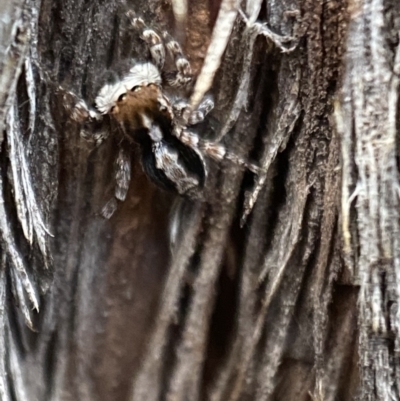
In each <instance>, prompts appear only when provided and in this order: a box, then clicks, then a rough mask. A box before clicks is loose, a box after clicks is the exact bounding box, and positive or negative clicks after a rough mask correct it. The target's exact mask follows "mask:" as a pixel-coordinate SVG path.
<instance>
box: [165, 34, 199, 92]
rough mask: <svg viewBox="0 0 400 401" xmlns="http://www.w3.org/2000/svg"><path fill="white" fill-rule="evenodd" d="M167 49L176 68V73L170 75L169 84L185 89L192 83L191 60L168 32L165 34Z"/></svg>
mask: <svg viewBox="0 0 400 401" xmlns="http://www.w3.org/2000/svg"><path fill="white" fill-rule="evenodd" d="M163 37H164V40H165V43H166V45H165V46H166V48H167V49H168V52H169V54H170V55H171V57H172V58H173V60H174V62H175V66H176V69H177V71H176V73H173V74H169V76H168V77H167V82H168V84H169V85H170V86H172V87H178V88H179V87H183V86H186V85H187V84H189V83H190V82H191V81H192V67H191V66H190V62H189V60H188V59H187V58H186V56H185V55H184V54H183V51H182V48H181V46H180V45H179V43H178V42H177V41H176V40H174V39H173V38H172V37H171V36H170V35H169V34H168V33H167V32H164V34H163Z"/></svg>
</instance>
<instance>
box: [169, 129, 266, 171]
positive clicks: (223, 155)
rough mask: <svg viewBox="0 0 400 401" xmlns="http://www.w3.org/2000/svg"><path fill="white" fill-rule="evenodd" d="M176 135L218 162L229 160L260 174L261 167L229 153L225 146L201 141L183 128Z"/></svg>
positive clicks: (183, 141)
mask: <svg viewBox="0 0 400 401" xmlns="http://www.w3.org/2000/svg"><path fill="white" fill-rule="evenodd" d="M174 135H175V136H176V137H177V138H178V139H179V140H180V141H181V142H182V143H184V144H185V145H187V146H190V147H191V148H193V149H198V150H199V151H200V152H202V153H203V154H205V155H207V156H209V157H211V158H212V159H214V160H216V161H221V160H229V161H230V162H232V163H234V164H236V165H238V166H241V167H245V168H247V169H248V170H250V171H251V172H253V173H254V174H259V173H260V167H258V166H256V165H255V164H253V163H250V162H248V161H247V160H245V159H243V158H242V157H240V156H238V155H235V154H234V153H231V152H228V151H227V150H226V149H225V147H224V146H223V145H220V144H218V143H215V142H211V141H206V140H204V139H201V138H200V137H199V136H198V135H196V134H193V133H192V132H189V131H187V130H185V129H183V128H180V129H175V130H174Z"/></svg>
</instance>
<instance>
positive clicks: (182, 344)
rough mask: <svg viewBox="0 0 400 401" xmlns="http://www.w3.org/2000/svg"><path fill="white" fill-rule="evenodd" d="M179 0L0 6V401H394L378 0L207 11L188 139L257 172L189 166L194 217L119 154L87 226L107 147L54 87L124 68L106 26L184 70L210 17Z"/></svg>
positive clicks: (399, 189) (396, 261) (89, 81)
mask: <svg viewBox="0 0 400 401" xmlns="http://www.w3.org/2000/svg"><path fill="white" fill-rule="evenodd" d="M185 4H186V2H185V1H183V0H181V1H178V0H174V1H172V4H171V3H170V2H168V1H161V0H151V1H145V0H136V1H123V0H109V1H101V0H89V1H82V0H57V1H56V0H25V1H24V0H3V1H1V2H0V16H1V19H0V54H1V57H0V124H1V130H0V133H1V135H2V138H1V153H0V155H1V163H0V234H1V236H0V238H1V269H0V326H1V329H0V399H1V400H2V401H3V400H4V401H77V400H81V401H89V400H95V401H111V400H118V401H158V400H165V401H199V400H210V401H244V400H254V401H267V400H282V401H283V400H284V401H302V400H304V401H305V400H315V401H333V400H341V401H346V400H353V399H354V398H359V399H360V400H385V401H386V400H387V401H389V400H399V399H400V394H399V386H400V374H399V349H400V344H399V340H400V332H399V328H400V318H399V311H398V299H399V296H400V244H399V239H398V237H399V235H400V232H399V231H400V230H399V224H400V221H399V196H400V186H399V177H398V165H397V163H398V159H397V157H398V151H397V145H398V143H399V141H398V138H399V129H400V128H399V121H400V120H399V102H398V95H399V82H400V81H399V79H400V44H399V42H400V37H399V32H400V5H399V3H398V0H387V1H384V0H350V1H349V2H346V1H345V0H332V1H322V0H321V1H317V0H298V1H297V2H296V1H294V0H285V1H279V2H276V1H274V0H267V1H266V2H262V1H257V0H253V1H251V0H248V1H247V3H246V2H243V3H242V4H241V7H242V10H243V12H244V13H245V14H246V15H247V17H248V21H247V22H248V25H246V24H245V22H244V19H243V17H241V16H240V15H239V14H238V15H237V17H236V20H235V19H234V18H232V17H234V15H235V14H234V13H237V10H236V8H235V7H236V6H235V5H236V4H237V3H236V1H233V0H232V1H228V0H226V1H224V2H223V7H227V8H226V9H227V10H229V12H230V13H231V14H230V16H229V18H227V19H226V21H229V20H231V21H234V20H235V23H234V25H233V29H232V33H231V34H230V38H229V40H228V43H227V46H226V49H225V52H224V55H223V58H222V62H221V64H220V66H219V68H218V70H217V71H214V72H216V75H215V77H214V80H213V84H212V86H211V92H212V93H213V95H214V99H215V104H216V107H215V110H214V111H213V112H212V113H211V116H210V118H209V119H208V125H206V129H205V130H204V131H205V132H203V133H202V135H208V138H209V139H212V138H216V137H221V136H224V138H223V140H222V142H223V143H224V144H225V146H226V147H227V148H228V149H229V151H231V152H233V153H235V154H237V155H239V156H241V157H243V158H244V159H248V160H252V161H254V162H256V163H258V164H259V165H260V166H262V173H261V174H260V175H259V176H254V174H252V173H250V172H246V171H243V170H242V169H240V168H238V167H237V166H235V165H234V164H232V163H230V162H229V161H223V162H221V163H215V162H212V161H207V163H208V166H209V170H210V172H209V177H208V182H207V187H206V189H205V199H206V200H205V201H204V202H200V201H198V202H189V201H188V200H180V201H179V200H178V199H177V197H176V196H175V195H174V194H166V193H165V192H162V191H161V190H160V189H158V188H156V187H154V185H153V184H152V183H151V182H150V181H149V179H148V178H147V177H146V176H145V175H144V173H143V171H142V169H141V166H140V161H139V160H140V158H139V152H138V149H137V148H136V147H135V146H132V152H131V153H132V163H133V174H132V182H131V185H130V190H129V193H128V197H127V199H126V201H125V202H123V203H120V204H119V207H118V210H117V211H116V213H115V214H114V216H113V217H112V218H111V219H110V220H105V219H104V218H103V217H101V216H100V214H99V212H100V210H101V209H102V207H103V206H104V205H105V203H106V202H107V201H108V200H109V198H110V196H111V194H112V191H113V185H114V173H113V170H114V167H113V163H114V160H115V156H116V153H117V145H118V144H117V143H116V141H115V138H113V137H112V136H111V137H110V138H108V139H107V140H106V141H105V142H104V143H103V144H102V145H100V146H98V147H96V146H95V145H94V143H92V142H90V141H86V140H85V139H83V138H82V133H83V131H84V130H85V129H87V127H81V126H79V125H78V124H77V123H75V122H74V121H72V119H71V105H72V104H71V103H73V99H71V96H69V95H67V94H66V92H65V91H66V90H68V91H72V92H73V93H75V94H77V95H78V96H80V97H83V98H85V99H87V100H88V101H92V100H93V97H94V96H95V95H96V93H97V90H98V77H99V76H100V75H101V74H102V73H103V71H104V70H106V69H108V68H112V66H113V65H114V64H115V63H118V62H119V61H120V60H123V59H124V58H127V57H128V56H130V55H132V54H133V55H134V56H135V57H139V58H140V57H144V55H145V54H146V48H145V46H144V44H143V42H142V41H141V40H140V39H139V38H138V35H137V34H136V35H135V34H134V33H132V32H131V31H129V30H127V25H128V20H127V18H126V17H125V12H126V10H127V9H132V10H133V11H135V12H136V13H137V14H138V15H140V16H142V17H143V18H144V19H145V20H146V22H147V23H148V24H149V25H157V26H159V27H162V29H168V30H169V31H170V32H172V33H174V31H175V34H176V36H177V37H179V38H180V39H181V40H182V38H185V36H186V42H185V46H184V48H185V52H186V54H187V55H188V57H189V59H190V60H191V63H192V65H193V67H194V69H195V70H196V71H197V72H199V71H200V69H201V66H202V61H203V59H204V57H205V55H206V52H207V46H208V43H209V42H210V40H211V41H212V31H213V27H214V26H215V21H216V20H218V11H219V8H220V2H219V1H209V0H198V1H197V0H196V1H189V2H188V3H187V5H188V8H187V13H188V18H187V19H186V20H185ZM172 5H173V6H174V7H172ZM233 6H234V7H233ZM232 7H233V8H232ZM174 13H175V17H176V18H177V19H178V20H177V22H174V17H173V16H174ZM232 13H233V14H232ZM255 21H261V22H267V23H268V27H269V28H270V29H271V31H272V32H274V33H276V34H279V35H281V36H283V37H284V40H283V42H282V43H281V45H282V46H280V44H279V43H278V41H279V40H280V39H282V38H279V37H278V36H277V35H274V34H273V33H272V32H271V31H267V30H265V29H264V27H262V26H261V25H254V23H255ZM185 26H186V29H185ZM228 28H229V29H230V26H229V27H228ZM228 28H227V29H225V30H223V29H222V30H221V32H224V34H226V33H227V32H229V29H228ZM221 34H222V33H221ZM274 42H275V43H274ZM221 43H223V42H221ZM217 45H218V44H217ZM217 45H216V43H215V42H214V43H213V44H212V46H214V47H215V48H217V49H218V46H217ZM286 45H287V46H286ZM288 49H290V51H285V50H288ZM132 50H133V52H132ZM218 51H220V49H219V50H218ZM218 64H219V63H218V60H212V59H209V62H208V67H207V68H208V69H209V70H210V71H211V75H207V77H208V78H207V79H205V80H204V86H203V87H202V88H203V89H204V88H206V87H207V85H208V82H209V77H210V76H211V77H212V74H213V71H212V70H213V69H215V67H213V66H218ZM210 71H206V72H207V74H209V73H210ZM207 80H208V81H207ZM210 82H211V81H210ZM200 86H201V85H199V88H198V90H199V91H200V92H198V93H201V91H202V90H203V89H202V88H201V87H200ZM204 90H205V89H204ZM196 101H198V99H196V98H195V97H194V98H193V104H195V103H196ZM86 134H88V133H87V132H86ZM89 134H90V133H89ZM86 136H87V135H86ZM253 205H254V207H253ZM251 209H252V211H251V213H250V214H249V216H248V217H247V221H246V222H245V224H244V226H243V228H241V225H240V223H241V218H242V215H243V213H244V212H246V211H247V212H250V210H251ZM245 214H246V213H245ZM172 216H174V218H175V219H176V221H177V222H178V224H177V226H176V227H177V233H176V237H175V238H174V241H173V242H174V243H173V244H171V238H170V237H169V230H168V226H169V222H170V220H171V218H172Z"/></svg>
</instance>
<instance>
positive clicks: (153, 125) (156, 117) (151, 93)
mask: <svg viewBox="0 0 400 401" xmlns="http://www.w3.org/2000/svg"><path fill="white" fill-rule="evenodd" d="M95 104H96V108H97V109H98V110H99V111H100V112H101V113H102V114H109V115H111V116H112V117H113V118H114V119H115V120H116V121H117V122H118V123H119V124H120V125H121V126H123V128H124V130H125V132H126V133H128V134H131V133H133V132H134V131H136V130H140V129H147V130H148V131H149V135H150V137H151V138H152V139H153V140H154V141H157V140H160V139H161V138H162V137H163V131H164V130H168V131H170V130H171V123H172V118H173V113H172V107H171V105H170V102H169V100H168V98H167V97H165V96H164V95H163V92H162V88H161V76H160V73H159V70H158V68H157V67H156V66H155V65H154V64H152V63H138V64H135V65H134V66H133V67H132V68H131V69H130V70H129V73H128V74H126V76H125V77H123V78H122V79H121V80H119V81H118V82H116V83H114V84H107V85H104V86H103V87H102V89H101V90H100V92H99V94H98V96H97V97H96V100H95ZM153 135H154V138H153Z"/></svg>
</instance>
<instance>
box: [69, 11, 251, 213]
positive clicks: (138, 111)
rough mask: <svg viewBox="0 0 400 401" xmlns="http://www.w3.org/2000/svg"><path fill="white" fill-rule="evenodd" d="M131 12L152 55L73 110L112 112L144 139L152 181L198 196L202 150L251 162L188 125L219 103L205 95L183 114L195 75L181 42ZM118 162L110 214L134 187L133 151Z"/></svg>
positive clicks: (79, 115)
mask: <svg viewBox="0 0 400 401" xmlns="http://www.w3.org/2000/svg"><path fill="white" fill-rule="evenodd" d="M128 17H129V18H130V20H131V23H132V25H133V26H134V27H135V28H137V29H139V30H140V31H141V34H140V36H141V38H142V39H143V40H144V41H145V42H146V44H147V45H148V47H149V53H150V61H147V62H137V61H132V64H131V66H130V68H129V70H127V71H126V73H125V74H123V75H122V76H119V77H118V79H116V80H115V81H114V82H111V83H110V82H109V83H107V84H106V85H104V86H103V87H102V88H101V89H100V91H99V93H98V95H97V97H96V99H95V110H94V109H89V108H88V106H87V104H86V102H84V101H83V100H82V101H80V102H78V103H77V104H76V106H75V110H74V113H73V116H74V118H75V120H80V121H82V120H89V121H96V122H99V121H101V120H102V118H103V116H104V115H109V116H110V118H112V119H113V120H114V121H115V122H116V123H117V125H118V127H119V128H120V131H121V132H122V134H123V136H124V137H125V138H127V139H129V140H134V141H135V142H137V143H138V144H139V145H140V147H141V151H142V165H143V168H144V170H145V172H146V173H147V175H148V176H149V177H150V178H151V179H152V180H153V182H155V183H156V184H157V185H158V186H161V187H163V188H165V189H169V190H175V191H177V192H178V193H179V194H180V195H186V196H190V197H198V196H199V195H200V194H201V190H202V188H203V186H204V182H205V179H206V176H207V170H206V164H205V162H204V159H203V155H207V156H210V157H212V158H214V159H216V160H221V159H222V158H224V157H225V158H228V159H230V160H232V161H233V162H235V163H238V164H242V165H246V166H247V167H250V168H251V166H248V164H247V163H245V162H244V161H242V160H241V159H240V158H238V157H236V156H234V155H232V154H228V153H226V152H225V149H224V147H223V146H221V145H219V144H215V143H212V142H209V141H206V140H203V139H201V138H199V137H198V136H197V135H196V134H194V133H192V132H190V131H189V129H188V127H189V126H193V125H195V124H197V123H199V122H201V121H203V120H204V118H205V116H206V115H207V114H208V113H209V112H210V111H211V110H212V108H213V106H214V104H213V101H212V100H211V98H205V99H204V100H203V101H202V102H201V103H200V105H199V106H198V108H197V110H196V111H194V112H192V113H191V115H190V116H189V118H186V119H184V118H183V114H184V111H185V109H186V107H187V100H186V96H185V95H186V93H187V91H188V85H189V84H190V83H191V81H192V78H193V77H192V72H191V68H190V64H189V62H188V60H187V59H186V57H185V56H184V55H183V52H182V50H181V47H180V45H179V44H178V43H177V42H176V41H174V40H173V39H172V38H171V37H170V36H169V35H168V34H164V35H162V37H161V36H160V35H159V34H157V33H156V32H155V31H154V30H152V29H150V28H148V27H147V26H146V25H145V23H144V22H143V20H142V19H140V18H137V17H136V16H135V15H134V14H133V13H131V12H130V13H128ZM165 48H166V49H167V54H169V57H170V61H171V63H170V64H172V62H173V64H174V65H175V67H174V70H173V71H164V64H165V59H166V51H165ZM101 138H103V137H101ZM122 143H123V141H122ZM116 166H117V171H116V188H115V198H113V199H112V200H111V201H110V202H108V204H107V205H106V207H105V208H104V210H103V215H104V216H106V217H109V216H111V214H112V213H113V212H114V210H115V208H116V206H117V201H116V200H120V201H123V200H125V198H126V194H127V191H128V188H129V181H130V172H131V166H130V155H129V154H127V152H126V151H125V150H124V149H123V148H121V149H120V151H119V154H118V159H117V163H116Z"/></svg>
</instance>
